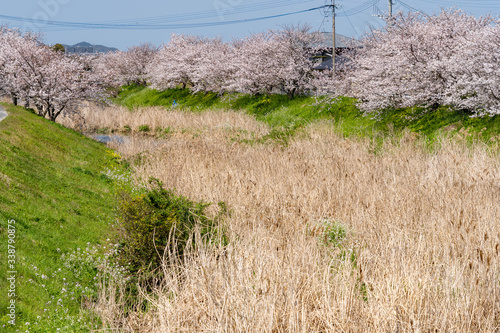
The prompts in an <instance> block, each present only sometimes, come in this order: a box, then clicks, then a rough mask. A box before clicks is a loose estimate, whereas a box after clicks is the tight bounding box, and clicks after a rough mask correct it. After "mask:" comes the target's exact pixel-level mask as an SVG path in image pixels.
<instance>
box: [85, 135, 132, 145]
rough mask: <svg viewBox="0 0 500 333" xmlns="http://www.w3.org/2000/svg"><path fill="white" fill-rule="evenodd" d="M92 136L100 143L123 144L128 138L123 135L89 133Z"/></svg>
mask: <svg viewBox="0 0 500 333" xmlns="http://www.w3.org/2000/svg"><path fill="white" fill-rule="evenodd" d="M91 137H92V138H94V139H95V140H97V141H99V142H102V143H110V142H113V143H117V144H120V145H121V144H124V143H126V142H127V141H128V140H129V138H128V137H126V136H124V135H115V134H113V135H107V134H93V135H91Z"/></svg>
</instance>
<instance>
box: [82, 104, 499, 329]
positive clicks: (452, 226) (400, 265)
mask: <svg viewBox="0 0 500 333" xmlns="http://www.w3.org/2000/svg"><path fill="white" fill-rule="evenodd" d="M124 112H128V111H124ZM144 113H147V114H148V116H147V117H150V118H148V119H152V122H151V123H150V126H157V124H158V123H155V122H154V121H159V120H153V119H162V120H161V125H158V126H162V127H166V126H170V127H173V128H177V127H178V126H179V127H181V128H203V129H204V130H203V132H201V133H200V135H198V136H172V137H170V138H169V139H168V140H167V141H164V142H163V143H162V145H160V146H159V145H158V144H157V143H156V144H155V143H154V142H151V141H148V140H151V139H142V140H140V139H136V140H134V141H132V142H131V143H130V144H129V145H127V146H126V147H120V146H119V147H117V149H118V150H119V151H120V152H121V153H122V154H123V155H124V156H125V157H127V158H133V156H135V155H136V154H138V153H141V152H143V151H145V150H148V151H149V154H148V155H147V156H148V158H147V162H146V163H141V164H140V165H135V166H134V169H135V171H136V173H137V175H138V176H139V177H143V178H147V177H149V176H153V177H156V178H159V179H160V180H162V181H163V182H164V183H165V186H167V187H169V188H176V189H177V191H178V192H179V193H181V194H183V195H186V196H188V197H190V198H193V199H198V200H199V199H203V200H208V201H212V202H217V201H225V202H226V203H227V204H228V206H229V207H230V208H231V209H232V211H233V214H232V215H231V217H230V218H229V219H228V220H227V223H228V227H229V230H230V234H231V239H232V240H233V241H232V242H231V244H230V245H229V246H228V247H227V248H226V249H224V250H223V251H222V250H220V249H209V248H204V247H203V246H200V248H199V250H198V251H197V252H195V253H193V255H192V256H191V257H190V258H189V259H188V260H187V262H186V264H185V265H183V266H182V267H180V268H177V269H175V270H174V269H166V270H165V278H164V283H163V286H162V288H160V289H159V290H158V291H157V292H156V293H155V294H154V295H147V297H148V299H149V301H150V304H151V305H152V307H151V309H150V311H149V312H147V313H146V314H140V313H137V314H136V315H134V316H131V317H129V318H130V319H129V321H128V322H127V319H125V320H124V319H123V316H122V315H121V313H120V311H121V310H120V308H116V310H115V311H109V309H111V308H112V307H111V305H110V304H109V303H106V302H109V301H110V300H112V298H110V297H105V296H103V297H102V300H101V302H102V303H101V304H102V305H106V306H105V307H103V308H106V309H108V311H107V312H104V311H103V312H102V314H103V317H104V318H105V319H106V321H107V322H108V323H110V325H111V326H113V325H115V326H116V327H118V326H119V327H121V329H122V330H123V331H128V330H133V329H135V330H138V331H141V332H142V331H149V332H170V331H172V332H173V331H175V332H177V331H188V332H205V331H210V332H212V331H216V332H499V331H500V205H499V202H500V160H499V156H498V149H497V148H495V149H494V150H493V151H492V149H491V148H488V147H486V146H484V145H481V144H480V143H478V144H476V145H474V146H473V147H470V146H467V145H466V144H465V143H464V141H463V140H460V139H459V138H454V139H446V138H443V139H442V141H441V142H440V148H439V149H436V150H435V151H433V152H429V151H427V150H426V149H423V148H422V147H421V146H420V145H419V143H418V142H417V141H416V140H415V138H414V137H413V136H411V135H410V134H408V135H406V136H405V137H403V138H401V139H400V140H398V141H397V142H392V143H391V142H387V143H386V144H385V145H384V147H382V150H381V152H379V153H377V154H374V153H373V152H372V149H371V146H372V144H371V142H369V141H364V140H354V139H344V138H341V137H339V136H338V135H337V134H336V133H335V131H334V130H333V126H332V125H331V124H327V123H323V124H317V125H314V126H312V127H310V128H308V129H307V131H306V135H304V137H302V138H298V139H295V140H293V141H292V142H291V143H290V145H289V146H288V147H286V148H284V147H277V146H273V145H253V146H250V145H244V144H236V143H233V142H232V141H231V140H230V139H231V137H232V135H234V133H232V132H231V133H230V132H227V131H223V130H222V131H221V130H219V129H220V128H221V127H220V126H219V125H218V124H220V123H221V121H222V122H223V121H227V122H228V123H230V124H234V126H237V127H238V128H239V129H240V130H243V131H248V132H259V131H260V132H259V133H264V132H265V131H266V130H267V129H265V128H264V127H263V126H262V125H260V124H257V123H255V121H254V120H252V119H250V118H247V117H245V116H244V115H241V114H236V113H218V112H214V113H203V114H188V113H182V112H170V113H168V114H167V113H166V112H162V113H165V114H161V115H159V114H158V115H156V116H155V113H158V112H157V111H154V110H150V111H144ZM144 113H141V115H143V116H141V117H142V118H141V119H137V120H136V122H135V123H134V124H135V125H137V124H139V123H143V122H144V121H145V119H146V116H144ZM101 116H102V113H100V114H97V113H96V114H94V115H93V116H92V117H95V118H93V119H94V120H92V121H93V122H96V123H98V124H99V125H97V126H103V127H106V126H109V125H103V124H110V123H109V122H107V121H108V120H106V119H107V118H105V117H107V116H102V117H104V118H105V120H100V117H101ZM120 117H121V116H120ZM125 117H129V118H126V119H127V120H120V122H117V124H118V126H123V125H124V124H125V123H127V124H131V122H132V121H133V118H134V117H133V115H132V116H131V115H126V116H125V115H124V116H123V118H125ZM110 118H112V117H110ZM222 119H223V120H222ZM87 121H88V120H87ZM113 121H114V120H113ZM130 126H131V125H130ZM200 126H201V127H200ZM143 140H146V144H145V143H144V141H143ZM393 141H395V139H394V140H393ZM148 142H149V143H148ZM153 148H154V149H153ZM325 219H328V220H329V221H330V222H329V223H330V224H336V225H343V226H345V228H346V230H347V236H346V238H345V240H343V241H342V242H339V243H338V244H336V243H335V242H330V243H328V242H326V243H325V241H324V240H325V227H324V226H323V224H321V223H319V222H318V221H321V220H325ZM353 259H354V260H353ZM108 296H109V295H108ZM112 303H113V302H112ZM120 318H121V319H120ZM119 319H120V320H119ZM124 321H125V322H126V324H123V322H124ZM113 323H115V324H113Z"/></svg>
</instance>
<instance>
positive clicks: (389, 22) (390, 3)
mask: <svg viewBox="0 0 500 333" xmlns="http://www.w3.org/2000/svg"><path fill="white" fill-rule="evenodd" d="M392 5H393V0H389V13H388V14H387V23H388V24H389V25H392V23H393V21H392Z"/></svg>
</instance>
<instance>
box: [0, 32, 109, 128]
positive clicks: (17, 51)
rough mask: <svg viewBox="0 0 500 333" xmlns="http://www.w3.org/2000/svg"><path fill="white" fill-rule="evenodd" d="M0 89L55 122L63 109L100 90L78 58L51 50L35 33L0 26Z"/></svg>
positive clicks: (73, 107)
mask: <svg viewBox="0 0 500 333" xmlns="http://www.w3.org/2000/svg"><path fill="white" fill-rule="evenodd" d="M0 44H1V45H0V59H1V60H0V65H1V68H0V70H1V73H0V75H1V76H2V81H1V82H2V87H1V88H2V90H3V91H5V92H7V93H9V94H10V95H11V96H12V97H13V101H16V100H17V99H23V100H25V101H26V104H27V106H28V105H33V106H34V107H35V108H36V110H37V112H38V114H39V115H40V116H43V117H47V118H48V119H50V120H52V121H55V120H56V118H57V117H58V116H59V115H60V114H61V113H63V112H70V111H72V110H75V109H76V106H77V104H78V103H79V102H80V101H82V100H84V99H89V98H95V97H97V96H98V95H99V94H101V93H102V92H103V88H102V85H101V83H100V82H99V80H97V77H96V76H94V75H93V74H92V73H91V72H90V71H89V70H87V69H86V68H85V67H84V66H83V63H82V62H81V61H78V59H76V58H71V57H68V56H66V55H65V54H63V53H61V52H55V51H54V50H52V49H51V48H50V47H48V46H46V45H44V44H43V43H42V42H41V40H40V39H39V37H38V36H35V35H32V34H24V35H23V34H21V33H20V32H18V31H14V30H9V29H4V30H2V33H1V36H0Z"/></svg>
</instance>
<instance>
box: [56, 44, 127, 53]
mask: <svg viewBox="0 0 500 333" xmlns="http://www.w3.org/2000/svg"><path fill="white" fill-rule="evenodd" d="M62 45H63V46H64V49H65V50H66V53H107V52H115V51H118V49H117V48H114V47H108V46H104V45H93V44H90V43H87V42H80V43H78V44H75V45H67V44H62Z"/></svg>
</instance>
